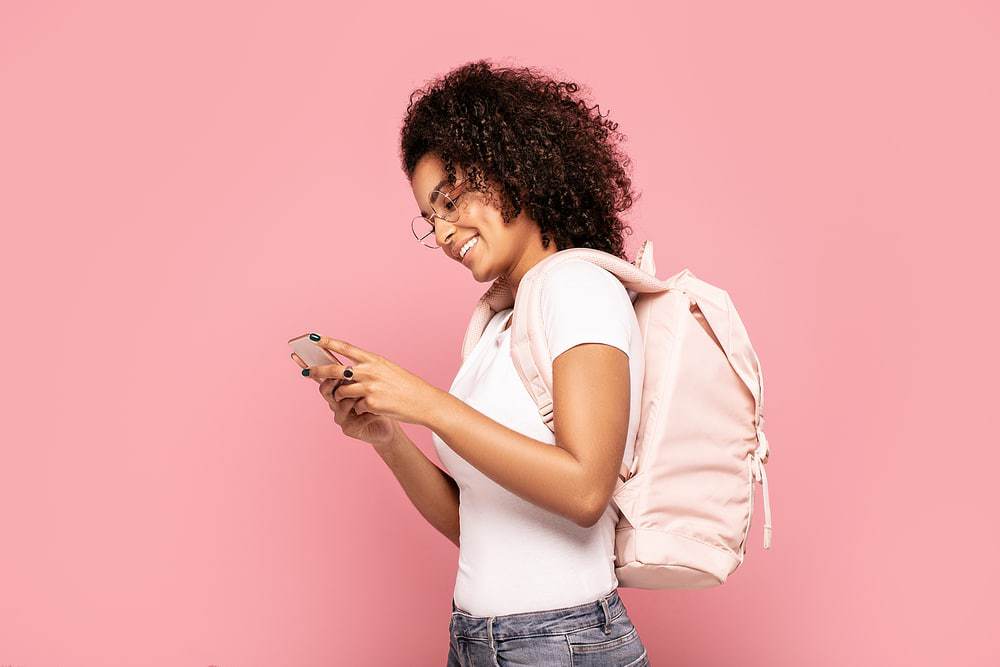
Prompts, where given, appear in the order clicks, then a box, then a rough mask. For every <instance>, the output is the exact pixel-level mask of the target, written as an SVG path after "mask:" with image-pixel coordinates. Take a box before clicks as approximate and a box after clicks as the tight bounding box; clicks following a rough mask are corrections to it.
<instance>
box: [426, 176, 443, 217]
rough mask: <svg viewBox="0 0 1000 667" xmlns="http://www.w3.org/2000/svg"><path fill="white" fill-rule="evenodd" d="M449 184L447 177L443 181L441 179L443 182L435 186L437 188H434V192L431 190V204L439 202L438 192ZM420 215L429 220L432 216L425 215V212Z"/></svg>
mask: <svg viewBox="0 0 1000 667" xmlns="http://www.w3.org/2000/svg"><path fill="white" fill-rule="evenodd" d="M447 182H448V177H447V176H445V177H444V178H442V179H441V182H440V183H438V184H437V185H435V186H434V189H433V190H431V204H434V203H435V202H436V201H437V198H438V196H437V193H438V190H440V189H441V186H442V185H444V184H445V183H447ZM420 215H422V216H424V217H425V218H428V217H430V216H429V215H428V214H427V213H424V212H423V211H420Z"/></svg>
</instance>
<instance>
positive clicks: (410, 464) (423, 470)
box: [375, 422, 459, 546]
mask: <svg viewBox="0 0 1000 667" xmlns="http://www.w3.org/2000/svg"><path fill="white" fill-rule="evenodd" d="M394 426H395V430H396V436H395V437H394V438H393V441H392V444H391V445H389V446H386V447H375V451H376V452H378V454H379V456H381V457H382V460H383V461H385V463H386V465H387V466H389V469H390V470H392V472H393V474H394V475H396V479H398V480H399V484H400V485H401V486H402V487H403V491H405V492H406V495H407V496H408V497H409V498H410V501H411V502H412V503H413V505H414V507H416V508H417V510H418V511H419V512H420V513H421V514H422V515H423V517H424V518H425V519H427V521H428V522H429V523H430V524H431V525H432V526H434V527H435V528H436V529H437V530H438V531H439V532H440V533H441V534H442V535H444V536H445V537H447V538H448V539H449V540H451V541H452V542H453V543H454V544H455V546H458V545H459V521H458V484H456V483H455V480H454V479H452V477H451V476H450V475H449V474H448V473H446V472H445V471H444V470H442V469H441V468H439V467H438V466H436V465H435V464H434V462H433V461H431V460H430V459H428V458H427V457H426V456H425V455H424V453H423V452H422V451H420V448H418V447H417V446H416V445H415V444H413V441H412V440H410V438H409V436H407V435H406V433H405V432H404V431H403V429H402V428H400V427H399V423H398V422H395V423H394Z"/></svg>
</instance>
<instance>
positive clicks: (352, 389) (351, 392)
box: [333, 382, 365, 401]
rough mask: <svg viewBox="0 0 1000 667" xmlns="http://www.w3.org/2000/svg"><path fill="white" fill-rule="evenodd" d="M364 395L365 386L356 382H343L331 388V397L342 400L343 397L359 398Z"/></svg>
mask: <svg viewBox="0 0 1000 667" xmlns="http://www.w3.org/2000/svg"><path fill="white" fill-rule="evenodd" d="M364 395H365V388H364V387H362V386H361V385H360V384H358V383H357V382H345V383H343V384H341V385H340V386H339V387H337V388H336V389H334V390H333V398H334V399H336V400H338V401H342V400H343V399H345V398H361V397H363V396H364Z"/></svg>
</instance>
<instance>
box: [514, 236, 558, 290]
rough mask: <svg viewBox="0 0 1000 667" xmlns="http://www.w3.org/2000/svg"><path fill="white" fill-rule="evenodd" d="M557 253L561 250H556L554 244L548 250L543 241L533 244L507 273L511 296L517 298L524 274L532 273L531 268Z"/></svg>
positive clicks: (551, 243) (550, 244)
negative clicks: (543, 245)
mask: <svg viewBox="0 0 1000 667" xmlns="http://www.w3.org/2000/svg"><path fill="white" fill-rule="evenodd" d="M557 252H559V249H558V248H556V244H555V243H554V242H550V243H549V247H548V249H545V248H543V247H542V242H541V239H539V241H538V243H533V244H531V245H530V246H529V247H528V248H527V249H526V250H525V251H524V253H522V255H521V257H520V258H519V259H518V260H517V261H516V262H515V263H514V267H513V268H512V269H511V270H510V271H508V272H507V280H508V284H509V285H510V290H511V294H512V295H513V296H514V297H515V298H516V297H517V288H518V286H519V285H520V284H521V278H523V277H524V274H526V273H527V272H528V271H530V270H531V268H532V267H533V266H535V265H536V264H538V263H539V262H540V261H542V260H543V259H545V258H546V257H550V256H551V255H554V254H556V253H557Z"/></svg>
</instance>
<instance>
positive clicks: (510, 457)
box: [422, 391, 593, 526]
mask: <svg viewBox="0 0 1000 667" xmlns="http://www.w3.org/2000/svg"><path fill="white" fill-rule="evenodd" d="M425 414H426V418H425V419H424V421H423V422H422V425H423V426H426V427H427V428H429V429H430V430H432V431H434V432H435V433H437V435H438V436H439V437H440V438H441V439H442V440H443V441H444V442H445V443H446V444H447V445H448V446H449V447H450V448H451V449H453V450H454V451H455V453H457V454H458V455H459V456H461V457H462V458H463V459H465V460H466V461H468V462H469V464H470V465H472V466H473V467H474V468H476V469H477V470H479V471H480V472H482V473H483V474H484V475H486V476H487V477H489V478H490V479H492V480H493V481H494V482H496V483H497V484H499V485H500V486H502V487H503V488H505V489H507V490H508V491H510V492H511V493H513V494H515V495H517V496H519V497H521V498H523V499H525V500H527V501H528V502H530V503H532V504H534V505H538V506H539V507H542V508H544V509H547V510H549V511H551V512H554V513H556V514H558V515H560V516H563V517H565V518H567V519H569V520H570V521H573V522H574V523H576V524H577V525H580V526H588V525H592V523H593V511H592V508H591V506H592V504H593V500H592V496H593V494H592V493H591V492H590V490H589V489H588V488H587V484H585V476H584V471H583V466H582V465H581V464H580V462H579V461H578V460H577V458H576V457H574V456H573V455H572V454H571V453H570V452H569V451H568V450H566V449H563V448H562V447H559V446H553V445H550V444H549V443H546V442H542V441H540V440H535V439H534V438H530V437H528V436H526V435H524V434H522V433H518V432H517V431H515V430H513V429H510V428H507V427H506V426H504V425H503V424H500V423H499V422H497V421H495V420H493V419H490V418H489V417H487V416H486V415H484V414H483V413H481V412H479V411H478V410H476V409H475V408H473V407H472V406H470V405H469V404H467V403H465V402H464V401H462V400H461V399H459V398H458V397H457V396H454V395H453V394H451V393H448V392H444V391H441V392H440V394H438V395H436V397H435V400H434V401H433V404H432V405H431V407H430V409H428V410H427V411H426V413H425Z"/></svg>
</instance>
